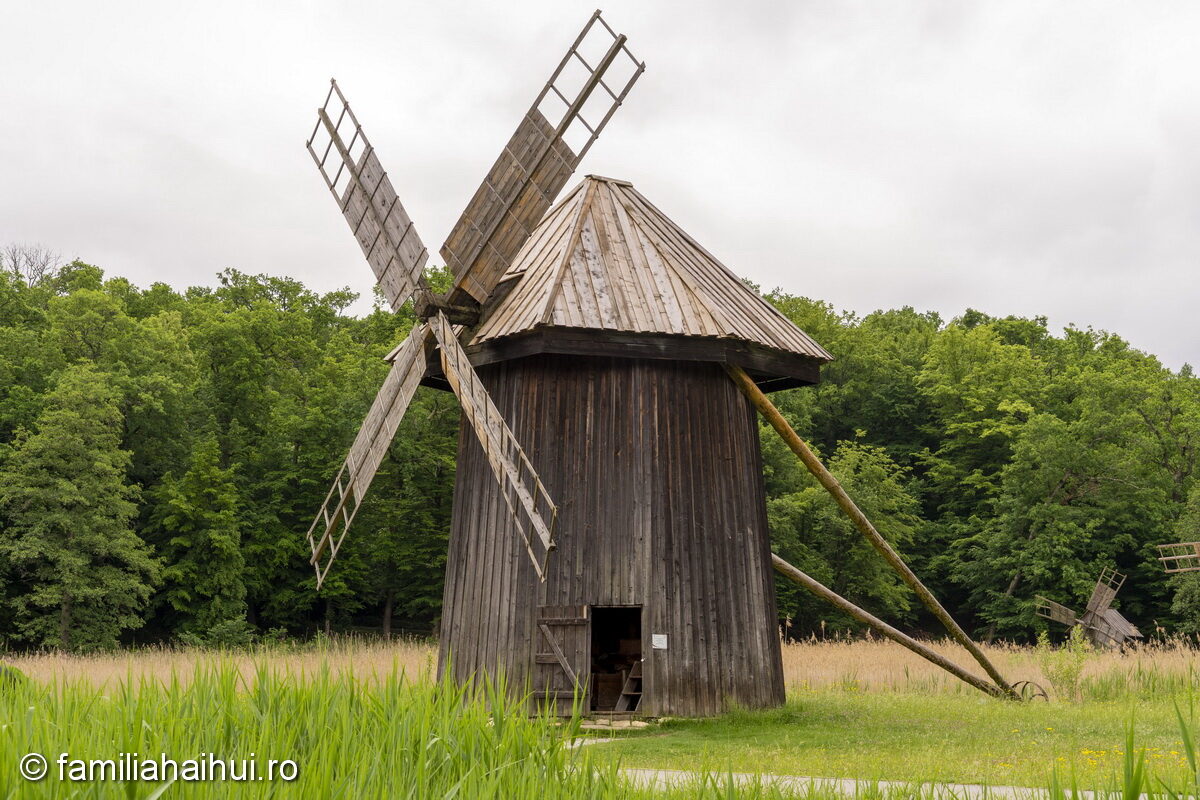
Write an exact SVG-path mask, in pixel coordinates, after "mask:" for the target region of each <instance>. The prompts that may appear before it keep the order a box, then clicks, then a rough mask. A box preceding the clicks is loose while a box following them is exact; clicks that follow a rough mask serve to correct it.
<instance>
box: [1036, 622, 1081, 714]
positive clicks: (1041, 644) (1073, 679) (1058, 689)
mask: <svg viewBox="0 0 1200 800" xmlns="http://www.w3.org/2000/svg"><path fill="white" fill-rule="evenodd" d="M1091 655H1092V644H1091V642H1089V641H1088V639H1087V634H1086V633H1084V630H1083V628H1082V627H1081V626H1079V625H1075V626H1074V627H1072V628H1071V631H1070V633H1068V634H1067V640H1066V642H1064V643H1063V645H1062V647H1055V646H1054V645H1052V644H1051V643H1050V636H1049V634H1047V633H1046V631H1040V632H1039V633H1038V638H1037V660H1038V665H1039V666H1040V667H1041V668H1042V674H1043V675H1045V676H1046V680H1048V681H1050V685H1051V687H1052V688H1053V689H1054V692H1055V693H1056V694H1057V695H1058V697H1059V698H1063V699H1067V700H1078V699H1079V684H1080V678H1081V677H1082V676H1083V668H1084V667H1085V666H1087V662H1088V658H1089V657H1090V656H1091Z"/></svg>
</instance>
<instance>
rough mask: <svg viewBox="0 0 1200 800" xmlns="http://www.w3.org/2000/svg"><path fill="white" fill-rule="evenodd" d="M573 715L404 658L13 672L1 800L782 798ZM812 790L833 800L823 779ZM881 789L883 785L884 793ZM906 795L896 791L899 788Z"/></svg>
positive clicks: (814, 796) (3, 737) (1, 722)
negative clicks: (674, 765)
mask: <svg viewBox="0 0 1200 800" xmlns="http://www.w3.org/2000/svg"><path fill="white" fill-rule="evenodd" d="M577 725H578V723H577V721H573V722H568V723H566V724H560V722H559V721H558V720H550V719H546V718H530V717H529V716H528V715H527V714H526V713H525V711H524V709H523V707H520V706H518V705H516V704H514V703H512V702H510V701H508V700H505V699H503V697H502V696H501V694H499V693H498V692H496V691H489V690H482V691H478V692H470V691H467V690H464V689H460V688H456V687H453V686H450V685H448V684H445V683H430V682H423V681H410V680H405V678H404V675H403V673H401V672H399V671H397V672H396V673H394V674H393V675H392V676H390V677H389V678H385V679H382V680H375V681H371V680H362V679H359V678H356V677H354V676H352V675H348V674H338V673H332V672H329V671H327V670H326V671H323V672H318V673H317V674H315V675H310V676H307V677H305V676H295V675H281V674H277V673H274V672H272V671H270V670H267V669H260V670H259V671H258V672H257V673H256V674H255V675H254V676H253V677H252V678H250V679H246V678H244V677H243V676H242V674H241V673H239V672H238V671H237V670H236V669H234V668H232V667H231V666H229V665H227V664H225V665H223V664H221V663H220V662H214V663H209V664H205V665H202V666H198V667H197V668H196V670H195V671H194V673H193V674H191V675H189V676H187V680H178V679H173V680H170V681H168V682H166V683H163V682H160V681H157V680H154V679H149V678H142V679H133V678H130V679H129V680H128V681H126V682H124V683H123V684H121V685H119V686H117V687H116V688H114V689H112V690H106V689H104V688H98V687H96V686H94V685H92V684H90V683H87V682H84V681H69V682H55V683H53V684H43V683H40V682H37V681H26V680H20V679H16V680H14V679H13V678H12V677H6V679H5V680H4V682H3V684H0V798H68V797H70V798H79V797H86V798H108V797H114V798H115V797H121V798H146V799H147V800H157V799H158V798H177V797H187V798H210V797H211V798H224V797H239V798H240V797H253V798H258V797H263V798H266V797H272V798H290V797H296V798H306V799H307V798H355V799H356V800H357V799H359V798H364V799H369V798H388V800H391V799H392V798H435V797H436V798H465V799H469V800H476V798H484V799H487V798H495V800H500V799H501V798H505V799H509V798H511V799H513V800H521V798H539V800H550V799H553V798H584V799H585V800H586V799H588V798H595V799H596V800H607V799H608V798H631V799H633V800H637V799H639V798H650V797H655V798H663V797H666V798H720V797H735V796H736V797H739V798H764V799H769V798H785V797H788V796H791V795H785V794H783V793H781V792H779V791H778V790H776V789H774V788H771V787H765V788H764V787H761V786H755V785H751V786H739V787H737V788H736V790H735V789H734V787H733V786H732V784H731V783H729V781H728V779H727V778H721V777H719V776H718V777H707V776H706V777H702V778H700V779H698V780H697V781H696V782H695V783H694V784H692V785H688V786H682V787H678V788H676V789H673V790H672V791H668V792H662V791H651V790H650V789H639V788H635V787H631V786H629V785H627V783H626V782H624V781H622V780H621V779H620V778H619V777H618V775H617V765H616V764H615V763H613V762H612V761H610V760H600V761H597V759H595V758H594V756H593V755H592V752H591V751H592V748H590V747H584V748H570V747H568V746H567V743H568V742H570V741H571V740H572V739H574V738H575V736H576V734H577V733H578V727H577ZM62 752H66V753H69V754H70V756H71V758H72V759H82V760H91V759H118V758H119V757H120V756H121V754H123V753H136V754H138V755H139V756H140V757H142V758H153V759H157V758H159V756H160V754H166V756H168V757H170V758H172V759H175V760H177V761H183V760H186V759H193V758H199V757H203V756H204V755H205V754H209V753H212V754H215V755H216V756H217V757H219V758H251V756H252V754H253V756H254V757H255V758H256V759H257V760H258V762H259V765H260V766H259V771H260V774H262V771H263V770H264V769H265V763H266V760H267V759H272V758H273V759H291V760H293V761H295V762H296V763H297V764H298V765H299V775H298V777H297V778H296V779H295V780H294V781H291V782H285V781H281V780H276V781H267V780H262V781H257V782H233V781H229V780H225V781H208V782H197V781H191V782H189V781H186V780H183V779H180V780H177V781H175V782H173V783H167V782H163V781H141V782H136V783H133V782H126V783H122V782H119V781H115V780H105V781H93V782H71V781H61V780H59V779H58V767H57V766H56V765H55V763H54V761H55V759H56V757H57V756H58V754H59V753H62ZM28 753H41V754H43V755H45V756H46V757H47V759H48V760H49V761H50V765H49V766H50V774H49V776H48V777H46V778H44V779H43V780H41V781H39V782H35V783H31V782H29V781H27V780H25V779H24V778H22V777H21V775H20V773H19V772H18V763H19V761H20V760H21V758H22V757H23V756H25V755H26V754H28ZM802 796H803V797H805V798H807V800H832V797H833V795H831V794H830V793H829V792H828V791H824V790H812V791H806V792H805V793H804V794H803V795H802ZM881 796H883V795H881ZM904 796H908V793H907V792H895V791H894V792H889V793H887V794H886V797H889V798H900V797H904Z"/></svg>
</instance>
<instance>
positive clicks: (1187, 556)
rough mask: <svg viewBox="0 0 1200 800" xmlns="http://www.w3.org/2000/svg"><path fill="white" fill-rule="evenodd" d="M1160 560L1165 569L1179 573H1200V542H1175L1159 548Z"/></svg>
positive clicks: (1172, 572)
mask: <svg viewBox="0 0 1200 800" xmlns="http://www.w3.org/2000/svg"><path fill="white" fill-rule="evenodd" d="M1158 560H1159V561H1160V562H1162V565H1163V569H1164V570H1165V571H1166V572H1168V573H1171V574H1174V573H1177V572H1200V542H1175V543H1174V544H1160V545H1159V546H1158Z"/></svg>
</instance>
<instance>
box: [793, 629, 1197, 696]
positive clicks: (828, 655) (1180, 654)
mask: <svg viewBox="0 0 1200 800" xmlns="http://www.w3.org/2000/svg"><path fill="white" fill-rule="evenodd" d="M926 644H927V645H928V646H929V647H930V648H931V649H933V650H935V651H937V652H938V653H941V654H942V655H944V656H945V657H947V658H949V659H950V660H951V661H954V662H955V663H957V664H959V665H960V666H962V667H964V668H965V669H967V670H969V671H970V672H973V673H975V674H977V675H979V676H980V677H985V676H984V672H983V669H982V668H981V667H980V666H979V665H978V664H976V663H975V660H974V659H973V658H971V656H970V654H969V653H967V652H966V650H965V649H963V648H962V647H961V646H959V645H958V644H956V643H955V642H953V641H952V640H949V639H940V640H938V641H935V642H926ZM982 649H983V651H984V653H986V654H987V656H988V658H989V659H990V660H991V661H992V663H994V664H995V665H996V668H997V669H998V670H999V671H1000V674H1001V675H1003V676H1004V677H1005V678H1007V679H1008V680H1009V681H1012V682H1016V681H1022V680H1028V681H1035V682H1037V683H1039V684H1041V685H1043V686H1047V682H1046V677H1045V675H1043V673H1042V670H1041V667H1040V666H1039V665H1038V657H1037V653H1036V651H1035V650H1034V649H1033V648H1032V647H1025V646H1016V645H1010V644H1001V645H982ZM783 672H784V681H785V682H786V684H787V687H788V690H789V691H795V690H804V689H809V690H813V689H823V688H837V687H842V688H853V689H856V690H860V691H872V690H918V691H922V692H943V691H954V692H958V691H968V692H970V691H974V689H971V688H969V687H967V686H966V685H965V684H963V683H962V682H960V681H959V680H958V679H957V678H955V677H953V676H952V675H950V674H948V673H946V672H945V671H943V670H942V669H941V668H940V667H937V666H935V665H933V664H931V663H930V662H928V661H926V660H925V659H923V658H921V657H919V656H917V655H916V654H915V653H912V652H910V651H908V650H906V649H904V648H903V647H901V646H900V645H898V644H895V643H894V642H891V641H889V640H886V639H868V640H863V639H854V640H846V639H841V640H825V641H819V640H815V639H813V640H809V641H806V642H798V643H791V644H785V645H784V647H783ZM1196 674H1200V650H1197V649H1195V647H1194V646H1193V645H1191V644H1190V643H1188V642H1185V641H1182V640H1169V641H1166V642H1156V643H1152V644H1146V645H1142V646H1141V647H1138V648H1135V649H1131V650H1129V651H1128V652H1126V653H1119V652H1107V651H1105V652H1096V653H1094V654H1092V655H1091V656H1090V657H1089V658H1088V661H1087V664H1086V666H1085V667H1084V670H1083V680H1084V682H1085V683H1087V682H1091V683H1101V682H1108V683H1110V684H1118V685H1120V684H1124V685H1127V686H1128V687H1129V688H1135V687H1136V686H1141V685H1144V684H1146V683H1147V681H1148V679H1150V678H1153V679H1154V680H1158V681H1166V682H1171V681H1178V682H1181V683H1182V682H1187V681H1189V680H1192V679H1193V676H1195V675H1196Z"/></svg>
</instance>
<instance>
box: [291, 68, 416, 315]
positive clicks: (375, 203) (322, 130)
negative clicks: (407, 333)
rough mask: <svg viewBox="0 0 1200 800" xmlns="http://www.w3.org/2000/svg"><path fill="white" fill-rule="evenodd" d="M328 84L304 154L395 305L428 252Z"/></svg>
mask: <svg viewBox="0 0 1200 800" xmlns="http://www.w3.org/2000/svg"><path fill="white" fill-rule="evenodd" d="M329 83H330V87H329V94H328V95H326V97H325V104H324V105H323V106H321V108H319V109H317V124H316V127H314V128H313V132H312V136H310V137H309V139H308V142H307V147H308V152H309V154H310V155H311V156H312V158H313V161H314V162H316V165H317V169H318V170H320V172H321V177H323V178H324V179H325V185H326V186H328V187H329V191H330V192H331V193H332V194H333V197H334V199H335V200H337V202H338V207H339V208H341V210H342V215H343V216H344V217H345V218H346V222H347V223H348V224H349V225H350V230H351V231H353V233H354V238H355V239H357V240H358V244H359V247H361V248H362V251H363V255H365V256H366V257H367V261H368V263H370V265H371V269H372V270H374V272H375V278H376V279H377V281H378V282H379V286H380V288H382V289H383V294H384V296H385V297H387V299H388V302H389V303H391V305H392V308H393V309H396V308H399V307H400V306H401V305H403V304H404V301H405V300H407V299H408V298H409V296H410V295H411V294H412V293H413V290H414V289H416V288H417V286H418V285H419V284H420V282H421V276H422V274H423V270H424V269H425V262H426V261H427V260H428V258H429V254H428V252H427V251H426V249H425V245H424V244H422V243H421V237H420V236H418V235H417V231H416V229H415V228H414V227H413V223H412V219H410V218H409V216H408V212H407V211H405V210H404V205H403V204H401V202H400V198H399V197H398V196H397V195H396V190H395V189H394V188H392V182H391V181H390V180H389V179H388V176H387V172H385V171H384V169H383V165H382V164H380V163H379V157H378V156H377V155H376V154H375V148H374V147H372V146H371V142H370V141H369V140H368V139H367V135H366V134H365V133H364V132H363V129H362V126H361V125H359V124H358V118H357V117H355V116H354V112H353V111H352V110H351V109H350V104H349V103H347V102H346V98H345V96H344V95H343V94H342V90H341V89H340V88H338V85H337V81H330V82H329ZM343 130H345V131H346V133H347V134H348V135H349V137H350V138H349V141H348V142H347V141H346V139H345V138H344V137H343V135H342V131H343Z"/></svg>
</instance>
